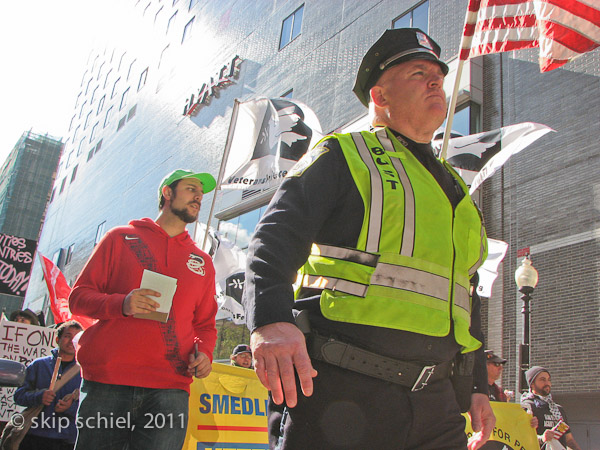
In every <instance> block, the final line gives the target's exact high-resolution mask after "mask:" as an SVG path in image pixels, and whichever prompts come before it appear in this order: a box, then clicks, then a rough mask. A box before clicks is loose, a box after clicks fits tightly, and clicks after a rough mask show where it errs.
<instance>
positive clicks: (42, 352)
mask: <svg viewBox="0 0 600 450" xmlns="http://www.w3.org/2000/svg"><path fill="white" fill-rule="evenodd" d="M55 336H56V330H54V329H51V328H46V327H39V326H36V325H28V324H25V323H19V322H12V321H10V320H6V319H5V318H3V319H2V320H0V358H5V359H11V360H13V361H18V362H20V363H23V364H25V365H29V364H30V363H31V362H32V361H33V360H34V359H36V358H41V357H43V356H48V355H50V351H51V350H52V349H53V348H54V346H55V343H56V339H55ZM16 389H17V388H0V421H8V419H9V418H10V416H11V414H12V413H13V412H16V411H19V410H22V409H23V408H21V407H20V406H17V405H15V404H14V401H13V395H14V393H15V391H16Z"/></svg>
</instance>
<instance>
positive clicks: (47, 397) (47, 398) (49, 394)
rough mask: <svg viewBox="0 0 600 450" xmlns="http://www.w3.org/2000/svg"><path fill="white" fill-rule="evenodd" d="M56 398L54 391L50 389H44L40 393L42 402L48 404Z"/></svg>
mask: <svg viewBox="0 0 600 450" xmlns="http://www.w3.org/2000/svg"><path fill="white" fill-rule="evenodd" d="M55 398H56V392H54V391H53V390H51V389H46V390H45V391H44V393H43V394H42V403H43V404H44V405H46V406H48V405H49V404H50V403H52V402H53V401H54V399H55Z"/></svg>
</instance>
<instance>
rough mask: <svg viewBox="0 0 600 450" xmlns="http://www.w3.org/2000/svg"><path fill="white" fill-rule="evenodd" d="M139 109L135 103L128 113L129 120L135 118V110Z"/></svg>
mask: <svg viewBox="0 0 600 450" xmlns="http://www.w3.org/2000/svg"><path fill="white" fill-rule="evenodd" d="M136 111H137V105H133V107H132V108H131V109H130V110H129V112H128V113H127V122H129V121H130V120H131V119H133V118H134V116H135V112H136Z"/></svg>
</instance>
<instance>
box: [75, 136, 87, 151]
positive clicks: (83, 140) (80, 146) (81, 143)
mask: <svg viewBox="0 0 600 450" xmlns="http://www.w3.org/2000/svg"><path fill="white" fill-rule="evenodd" d="M84 143H85V136H84V137H83V138H81V141H79V147H77V156H79V155H81V150H82V149H83V144H84Z"/></svg>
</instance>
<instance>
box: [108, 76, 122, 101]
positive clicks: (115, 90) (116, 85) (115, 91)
mask: <svg viewBox="0 0 600 450" xmlns="http://www.w3.org/2000/svg"><path fill="white" fill-rule="evenodd" d="M119 81H121V78H117V81H115V84H113V88H112V92H111V93H110V98H114V96H115V95H116V93H117V87H118V86H119Z"/></svg>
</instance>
